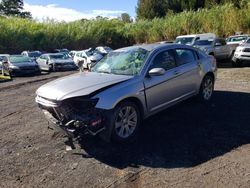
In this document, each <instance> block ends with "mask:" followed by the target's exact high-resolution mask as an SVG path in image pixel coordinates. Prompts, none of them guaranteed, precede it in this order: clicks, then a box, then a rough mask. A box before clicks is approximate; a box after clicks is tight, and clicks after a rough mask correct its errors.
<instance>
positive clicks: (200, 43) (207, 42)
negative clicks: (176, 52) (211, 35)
mask: <svg viewBox="0 0 250 188" xmlns="http://www.w3.org/2000/svg"><path fill="white" fill-rule="evenodd" d="M212 44H213V40H197V41H195V43H194V45H196V46H211V45H212Z"/></svg>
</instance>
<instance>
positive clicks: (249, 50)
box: [232, 37, 250, 67]
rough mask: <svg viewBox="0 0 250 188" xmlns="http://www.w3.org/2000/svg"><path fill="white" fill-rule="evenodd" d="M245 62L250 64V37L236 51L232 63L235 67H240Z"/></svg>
mask: <svg viewBox="0 0 250 188" xmlns="http://www.w3.org/2000/svg"><path fill="white" fill-rule="evenodd" d="M243 62H250V37H249V38H248V39H247V40H246V41H245V42H244V43H243V44H242V45H240V46H238V47H237V48H236V50H235V53H234V56H233V59H232V63H233V66H234V67H239V66H241V65H242V63H243Z"/></svg>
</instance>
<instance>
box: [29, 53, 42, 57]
mask: <svg viewBox="0 0 250 188" xmlns="http://www.w3.org/2000/svg"><path fill="white" fill-rule="evenodd" d="M28 56H29V57H40V56H41V53H39V52H28Z"/></svg>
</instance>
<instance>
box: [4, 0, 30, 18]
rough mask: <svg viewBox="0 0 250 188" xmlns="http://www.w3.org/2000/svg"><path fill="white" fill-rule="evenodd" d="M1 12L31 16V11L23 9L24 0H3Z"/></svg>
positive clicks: (7, 14)
mask: <svg viewBox="0 0 250 188" xmlns="http://www.w3.org/2000/svg"><path fill="white" fill-rule="evenodd" d="M0 14H1V15H6V16H18V17H22V18H31V13H30V12H26V11H24V10H23V0H2V1H1V3H0Z"/></svg>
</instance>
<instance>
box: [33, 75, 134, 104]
mask: <svg viewBox="0 0 250 188" xmlns="http://www.w3.org/2000/svg"><path fill="white" fill-rule="evenodd" d="M132 77H133V76H126V75H113V74H102V73H95V72H84V73H77V74H73V75H70V76H67V77H64V78H60V79H57V80H55V81H52V82H49V83H47V84H45V85H43V86H41V87H40V88H39V89H38V90H37V92H36V93H37V95H38V96H40V97H43V98H46V99H50V100H57V101H62V100H65V99H68V98H72V97H78V96H86V95H90V94H91V93H93V92H95V91H98V90H100V89H102V88H105V87H108V86H111V85H113V84H117V83H120V82H123V81H126V80H129V79H131V78H132Z"/></svg>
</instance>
